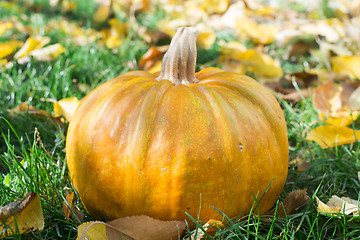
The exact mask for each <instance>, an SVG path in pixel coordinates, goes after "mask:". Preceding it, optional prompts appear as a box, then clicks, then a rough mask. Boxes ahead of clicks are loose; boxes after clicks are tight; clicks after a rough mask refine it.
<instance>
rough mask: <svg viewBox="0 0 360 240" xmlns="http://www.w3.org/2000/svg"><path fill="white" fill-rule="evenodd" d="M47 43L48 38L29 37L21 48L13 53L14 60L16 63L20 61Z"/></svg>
mask: <svg viewBox="0 0 360 240" xmlns="http://www.w3.org/2000/svg"><path fill="white" fill-rule="evenodd" d="M49 42H50V38H49V37H29V38H28V39H27V40H26V42H25V43H24V45H23V46H22V48H20V50H19V51H17V52H16V53H15V55H14V58H15V59H16V60H18V61H22V59H25V58H27V57H28V56H29V54H30V52H32V51H34V50H36V49H40V48H42V47H43V46H45V45H46V44H48V43H49Z"/></svg>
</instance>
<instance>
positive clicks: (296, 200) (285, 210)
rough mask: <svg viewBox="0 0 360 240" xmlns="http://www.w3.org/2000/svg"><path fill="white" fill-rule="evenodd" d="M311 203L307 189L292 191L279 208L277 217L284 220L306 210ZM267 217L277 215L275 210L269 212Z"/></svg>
mask: <svg viewBox="0 0 360 240" xmlns="http://www.w3.org/2000/svg"><path fill="white" fill-rule="evenodd" d="M309 201H310V197H309V196H308V195H307V192H306V189H304V190H295V191H292V192H290V193H289V195H288V196H287V197H286V198H285V200H284V201H283V202H282V203H281V204H279V206H278V207H277V213H276V216H277V217H279V218H283V217H285V216H286V215H291V214H295V213H298V212H300V211H301V210H303V209H304V208H305V206H306V204H307V203H308V202H309ZM265 215H275V209H272V210H270V211H268V212H267V213H265Z"/></svg>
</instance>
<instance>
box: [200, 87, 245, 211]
mask: <svg viewBox="0 0 360 240" xmlns="http://www.w3.org/2000/svg"><path fill="white" fill-rule="evenodd" d="M194 89H196V90H198V91H199V92H200V93H201V94H202V95H204V97H205V99H206V100H207V102H208V104H209V106H210V107H211V109H212V110H213V113H219V114H218V115H217V116H215V117H214V118H215V119H216V120H217V121H216V123H218V124H217V126H216V127H214V128H216V129H219V128H220V129H224V131H226V129H227V131H226V132H224V133H223V134H220V135H221V136H224V135H225V136H231V138H230V139H228V140H227V141H223V142H222V144H223V147H221V149H227V148H228V151H227V152H225V156H226V158H227V159H231V157H230V156H234V155H236V153H235V151H234V148H230V149H229V146H233V145H234V142H236V145H237V144H238V142H239V140H238V139H234V134H233V132H232V131H231V130H232V129H231V126H232V125H233V124H232V123H230V121H229V120H230V119H234V120H233V121H236V120H235V119H237V114H236V111H235V110H234V108H233V107H231V106H230V105H229V104H228V102H227V99H226V98H224V95H223V93H222V92H220V91H217V89H215V88H213V87H212V86H207V85H203V84H197V85H196V86H194ZM224 109H229V111H225V110H224ZM219 118H220V119H219ZM235 131H236V130H235ZM236 135H239V136H240V135H241V134H240V133H238V134H236ZM224 140H225V139H224ZM241 142H243V141H241ZM233 160H234V159H233ZM242 160H243V159H242ZM244 162H245V163H246V162H248V161H241V162H239V163H241V165H242V166H241V169H250V166H248V165H246V166H244V165H243V163H244ZM239 167H240V166H239ZM239 170H240V169H239ZM241 172H243V171H241ZM241 177H242V176H241ZM244 188H245V189H244ZM242 189H243V191H244V192H248V191H249V190H250V189H249V186H247V185H245V187H244V186H242ZM244 202H249V201H244ZM250 207H251V206H249V205H248V206H246V208H247V209H249V208H250ZM220 210H221V211H223V209H220Z"/></svg>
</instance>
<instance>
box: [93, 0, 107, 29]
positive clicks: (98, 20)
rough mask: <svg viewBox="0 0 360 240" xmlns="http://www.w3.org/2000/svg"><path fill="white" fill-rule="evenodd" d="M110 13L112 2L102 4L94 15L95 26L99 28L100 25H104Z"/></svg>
mask: <svg viewBox="0 0 360 240" xmlns="http://www.w3.org/2000/svg"><path fill="white" fill-rule="evenodd" d="M109 13H110V1H107V2H105V3H104V4H101V5H100V6H99V7H98V8H97V9H96V11H95V13H94V15H93V18H92V20H93V23H94V25H95V26H99V25H100V24H102V23H104V22H105V21H106V19H107V18H108V17H109Z"/></svg>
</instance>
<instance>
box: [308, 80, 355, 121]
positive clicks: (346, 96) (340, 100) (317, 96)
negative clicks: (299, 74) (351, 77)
mask: <svg viewBox="0 0 360 240" xmlns="http://www.w3.org/2000/svg"><path fill="white" fill-rule="evenodd" d="M355 88H356V85H353V84H351V83H348V82H346V81H343V82H342V83H341V85H335V84H334V82H333V81H328V82H327V83H324V84H322V85H320V86H318V87H317V88H316V89H315V90H314V91H313V105H314V107H315V108H316V109H318V110H319V111H320V113H319V116H320V119H321V120H323V121H325V123H326V124H331V125H338V126H348V125H350V124H351V123H352V122H353V121H355V120H356V119H357V115H358V112H357V111H355V110H357V108H356V106H355V105H356V103H355V102H356V99H357V97H356V94H354V96H353V97H352V100H351V102H352V105H353V106H351V105H350V97H351V96H352V94H353V93H354V92H355ZM351 110H353V111H351Z"/></svg>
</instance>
